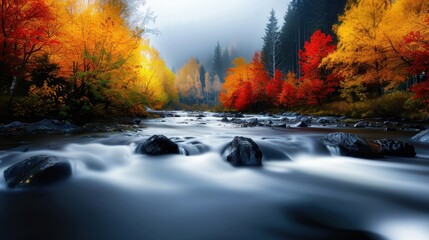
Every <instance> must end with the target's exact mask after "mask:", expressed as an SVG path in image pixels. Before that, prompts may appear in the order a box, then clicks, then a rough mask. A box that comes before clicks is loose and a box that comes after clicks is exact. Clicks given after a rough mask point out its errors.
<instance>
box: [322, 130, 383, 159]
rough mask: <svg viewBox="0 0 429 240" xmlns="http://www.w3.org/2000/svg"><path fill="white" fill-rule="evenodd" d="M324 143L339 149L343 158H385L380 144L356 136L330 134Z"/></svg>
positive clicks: (338, 133) (324, 139)
mask: <svg viewBox="0 0 429 240" xmlns="http://www.w3.org/2000/svg"><path fill="white" fill-rule="evenodd" d="M322 141H323V143H324V144H325V145H326V146H328V147H333V148H335V149H337V150H338V152H337V154H339V155H341V156H349V157H360V158H380V157H383V152H382V151H381V148H380V146H379V145H378V144H375V143H373V142H368V141H366V140H365V139H364V138H362V137H360V136H358V135H356V134H351V133H342V132H336V133H330V134H328V135H327V136H325V137H323V138H322Z"/></svg>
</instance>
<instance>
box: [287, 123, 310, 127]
mask: <svg viewBox="0 0 429 240" xmlns="http://www.w3.org/2000/svg"><path fill="white" fill-rule="evenodd" d="M290 126H291V127H297V128H306V127H308V124H307V123H305V122H298V123H295V124H291V125H290Z"/></svg>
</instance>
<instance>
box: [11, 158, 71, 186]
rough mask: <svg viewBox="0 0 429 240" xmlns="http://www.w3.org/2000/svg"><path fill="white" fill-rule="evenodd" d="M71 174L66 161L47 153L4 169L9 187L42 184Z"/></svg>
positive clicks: (69, 166)
mask: <svg viewBox="0 0 429 240" xmlns="http://www.w3.org/2000/svg"><path fill="white" fill-rule="evenodd" d="M71 175H72V168H71V165H70V163H69V162H68V161H66V160H64V159H61V158H58V157H55V156H47V155H39V156H34V157H30V158H27V159H25V160H24V161H21V162H19V163H17V164H15V165H13V166H11V167H9V168H8V169H6V170H5V171H4V178H5V180H6V184H7V186H8V187H9V188H28V187H34V186H44V185H48V184H50V183H54V182H58V181H61V180H65V179H67V178H69V177H71Z"/></svg>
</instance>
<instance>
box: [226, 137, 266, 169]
mask: <svg viewBox="0 0 429 240" xmlns="http://www.w3.org/2000/svg"><path fill="white" fill-rule="evenodd" d="M224 153H225V155H226V160H227V161H228V162H230V163H231V164H232V165H234V166H262V162H261V161H262V151H261V150H260V149H259V147H258V145H257V144H256V143H255V142H254V141H253V140H252V139H250V138H246V137H234V139H233V140H232V142H231V143H229V144H228V146H227V147H226V149H225V152H224Z"/></svg>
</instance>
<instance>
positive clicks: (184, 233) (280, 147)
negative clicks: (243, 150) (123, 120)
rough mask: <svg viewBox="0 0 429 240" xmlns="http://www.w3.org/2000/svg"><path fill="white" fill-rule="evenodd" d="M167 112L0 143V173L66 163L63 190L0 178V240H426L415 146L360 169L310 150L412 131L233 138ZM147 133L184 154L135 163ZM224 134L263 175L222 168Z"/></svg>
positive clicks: (287, 132) (265, 130) (427, 207)
mask: <svg viewBox="0 0 429 240" xmlns="http://www.w3.org/2000/svg"><path fill="white" fill-rule="evenodd" d="M176 114H178V115H180V117H177V116H176V117H170V118H159V119H147V120H144V121H143V122H142V123H143V124H144V126H145V127H142V128H140V129H138V130H137V131H129V132H122V133H98V134H61V135H31V136H14V137H7V138H6V137H2V138H0V173H3V171H4V170H5V169H6V168H7V167H9V166H11V165H12V164H14V163H17V162H19V161H21V160H23V159H25V158H27V157H30V156H34V155H39V154H52V155H57V156H62V157H65V158H67V159H68V160H69V161H71V162H72V165H73V177H72V178H71V179H70V180H67V181H64V182H61V183H58V184H55V185H51V186H48V187H42V188H34V189H31V190H10V189H7V188H6V186H5V181H4V178H3V177H0V239H293V240H294V239H297V240H306V239H347V240H349V239H359V240H368V239H388V240H409V239H410V240H411V239H413V240H426V239H429V149H428V147H427V146H424V145H415V146H416V152H417V156H416V157H415V158H401V157H387V158H383V159H380V160H366V159H357V158H349V157H339V156H334V155H332V154H331V153H330V152H329V150H328V149H327V148H326V147H324V146H323V144H322V143H321V141H320V138H321V137H322V136H324V135H326V134H328V133H330V132H334V131H344V132H352V133H358V134H359V135H361V136H364V137H366V138H368V139H376V138H386V137H387V138H392V139H398V140H408V139H409V138H410V137H411V136H413V135H414V134H416V132H414V131H395V132H387V131H383V130H382V129H371V128H366V129H355V128H330V127H329V126H324V127H309V128H269V127H252V128H243V127H239V126H236V125H234V124H229V123H222V122H220V121H219V120H220V118H216V117H213V116H212V114H210V113H207V115H208V116H207V117H203V118H201V119H198V118H197V117H190V116H188V115H187V113H185V112H177V113H176ZM249 117H258V118H259V119H263V118H264V117H263V116H249ZM265 118H266V117H265ZM153 134H164V135H165V136H167V137H169V138H173V140H174V141H175V142H178V143H179V145H181V146H182V147H183V148H184V149H186V150H187V151H188V153H190V155H188V156H186V155H166V156H156V157H154V156H146V155H140V154H136V153H135V149H136V142H139V141H144V140H145V139H147V138H149V137H150V136H151V135H153ZM234 136H246V137H250V138H252V139H253V140H254V141H255V142H256V143H257V144H258V145H259V147H260V148H261V150H262V152H263V154H264V157H263V167H261V168H236V167H233V166H231V165H230V164H229V163H228V162H226V161H225V160H224V159H223V157H222V150H223V149H224V148H225V146H226V145H227V144H228V142H230V141H231V140H232V139H233V137H234ZM1 176H3V174H1Z"/></svg>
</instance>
